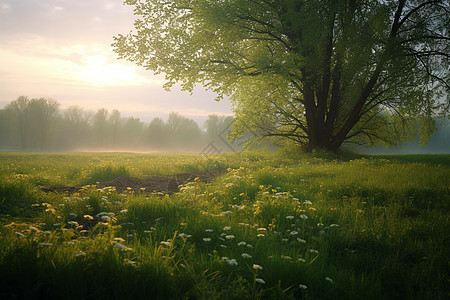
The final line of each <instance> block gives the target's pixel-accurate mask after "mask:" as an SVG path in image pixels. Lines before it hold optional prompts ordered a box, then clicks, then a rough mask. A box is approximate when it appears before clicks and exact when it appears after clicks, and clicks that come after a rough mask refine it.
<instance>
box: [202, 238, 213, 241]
mask: <svg viewBox="0 0 450 300" xmlns="http://www.w3.org/2000/svg"><path fill="white" fill-rule="evenodd" d="M203 240H204V241H205V242H210V241H211V238H203Z"/></svg>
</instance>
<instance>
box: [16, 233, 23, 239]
mask: <svg viewBox="0 0 450 300" xmlns="http://www.w3.org/2000/svg"><path fill="white" fill-rule="evenodd" d="M16 234H17V236H18V237H21V238H24V237H25V234H23V233H21V232H16Z"/></svg>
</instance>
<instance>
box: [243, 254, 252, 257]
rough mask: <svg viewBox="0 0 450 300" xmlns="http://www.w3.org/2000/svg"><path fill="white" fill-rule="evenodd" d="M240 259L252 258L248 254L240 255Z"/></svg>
mask: <svg viewBox="0 0 450 300" xmlns="http://www.w3.org/2000/svg"><path fill="white" fill-rule="evenodd" d="M242 258H252V256H251V255H250V254H248V253H242Z"/></svg>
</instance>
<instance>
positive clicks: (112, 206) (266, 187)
mask: <svg viewBox="0 0 450 300" xmlns="http://www.w3.org/2000/svg"><path fill="white" fill-rule="evenodd" d="M296 155H297V156H293V155H290V154H289V153H261V152H243V153H237V154H226V155H222V156H216V157H205V156H203V155H182V156H175V155H141V154H111V153H104V154H100V153H96V154H2V155H1V159H2V161H4V162H5V164H3V165H2V166H1V167H0V176H1V178H2V181H1V182H0V195H1V197H2V200H3V201H4V202H3V203H2V206H1V207H2V210H0V241H1V243H0V279H1V280H0V289H1V295H2V296H3V297H6V298H12V297H15V298H30V297H31V298H32V297H40V298H44V297H46V298H62V297H64V298H69V299H70V298H73V299H80V298H88V297H96V298H108V299H110V298H121V299H128V298H130V299H136V298H142V297H147V296H148V295H151V297H152V298H155V299H170V298H175V299H180V298H202V299H203V298H204V299H255V298H256V299H257V298H269V299H274V298H275V299H276V298H283V299H298V298H302V299H362V298H367V299H395V298H401V299H405V298H406V299H408V298H421V299H445V298H446V296H447V292H446V287H447V284H448V282H447V278H448V276H449V274H448V269H446V265H447V260H448V255H449V253H448V250H447V249H448V247H447V243H448V242H447V240H448V235H449V233H450V232H449V229H448V226H447V223H448V217H449V215H448V211H449V209H450V207H449V203H450V202H449V201H448V200H449V198H450V192H449V189H448V186H449V178H450V169H449V163H448V162H449V158H448V155H440V156H439V155H438V156H432V155H427V156H373V157H372V156H360V155H359V156H358V155H356V154H351V153H344V154H340V155H339V154H324V153H316V154H308V155H298V153H297V154H296ZM212 159H214V160H216V161H220V162H221V164H223V166H224V167H227V168H228V173H226V174H224V175H222V176H220V177H218V178H217V179H216V180H215V181H214V182H213V183H210V184H206V183H202V182H200V181H193V182H190V183H188V184H186V185H185V186H183V187H182V189H181V191H180V192H179V193H176V194H174V195H170V196H169V195H165V196H164V195H158V194H144V193H139V194H136V193H134V192H131V191H118V190H115V189H114V188H104V189H101V190H99V189H97V188H96V187H94V186H87V187H85V188H84V189H83V190H81V191H80V192H78V193H77V194H73V195H64V194H45V193H43V192H41V191H39V190H38V189H36V187H37V184H38V183H37V182H38V180H36V179H34V177H39V178H44V177H48V181H49V182H61V183H63V184H66V185H68V184H73V182H74V181H72V179H69V177H68V175H67V174H72V173H73V172H70V170H71V169H78V170H82V171H79V172H80V174H86V175H84V176H85V177H84V178H83V179H81V180H86V179H87V178H88V177H89V176H90V174H93V173H94V172H93V170H94V168H95V166H96V165H98V164H100V165H101V166H105V167H101V168H100V169H101V170H103V171H102V172H103V173H106V174H109V175H111V174H113V173H114V172H110V171H107V172H105V170H107V169H108V168H107V166H111V168H112V170H115V169H116V167H120V166H122V167H123V166H124V165H123V164H124V162H126V168H125V169H126V170H127V172H128V173H129V174H131V175H134V176H144V175H150V174H167V175H168V174H176V173H180V172H181V171H182V170H185V169H189V168H192V167H194V166H197V165H199V164H205V165H207V164H206V162H207V161H208V160H212ZM44 162H45V163H44ZM91 168H92V169H91ZM117 169H120V168H117ZM19 172H20V174H22V175H20V176H18V173H19ZM102 172H98V173H102ZM103 173H102V174H103ZM56 177H58V178H56ZM25 199H26V200H25ZM22 203H25V204H26V206H27V210H15V213H14V214H12V213H11V211H13V210H12V209H10V210H5V209H4V208H5V207H9V208H14V207H16V208H17V207H21V204H22ZM5 205H6V206H5ZM263 282H264V283H263ZM305 287H306V288H305Z"/></svg>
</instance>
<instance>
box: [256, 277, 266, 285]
mask: <svg viewBox="0 0 450 300" xmlns="http://www.w3.org/2000/svg"><path fill="white" fill-rule="evenodd" d="M255 281H256V282H259V283H262V284H265V283H266V282H265V281H264V279H262V278H255Z"/></svg>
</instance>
